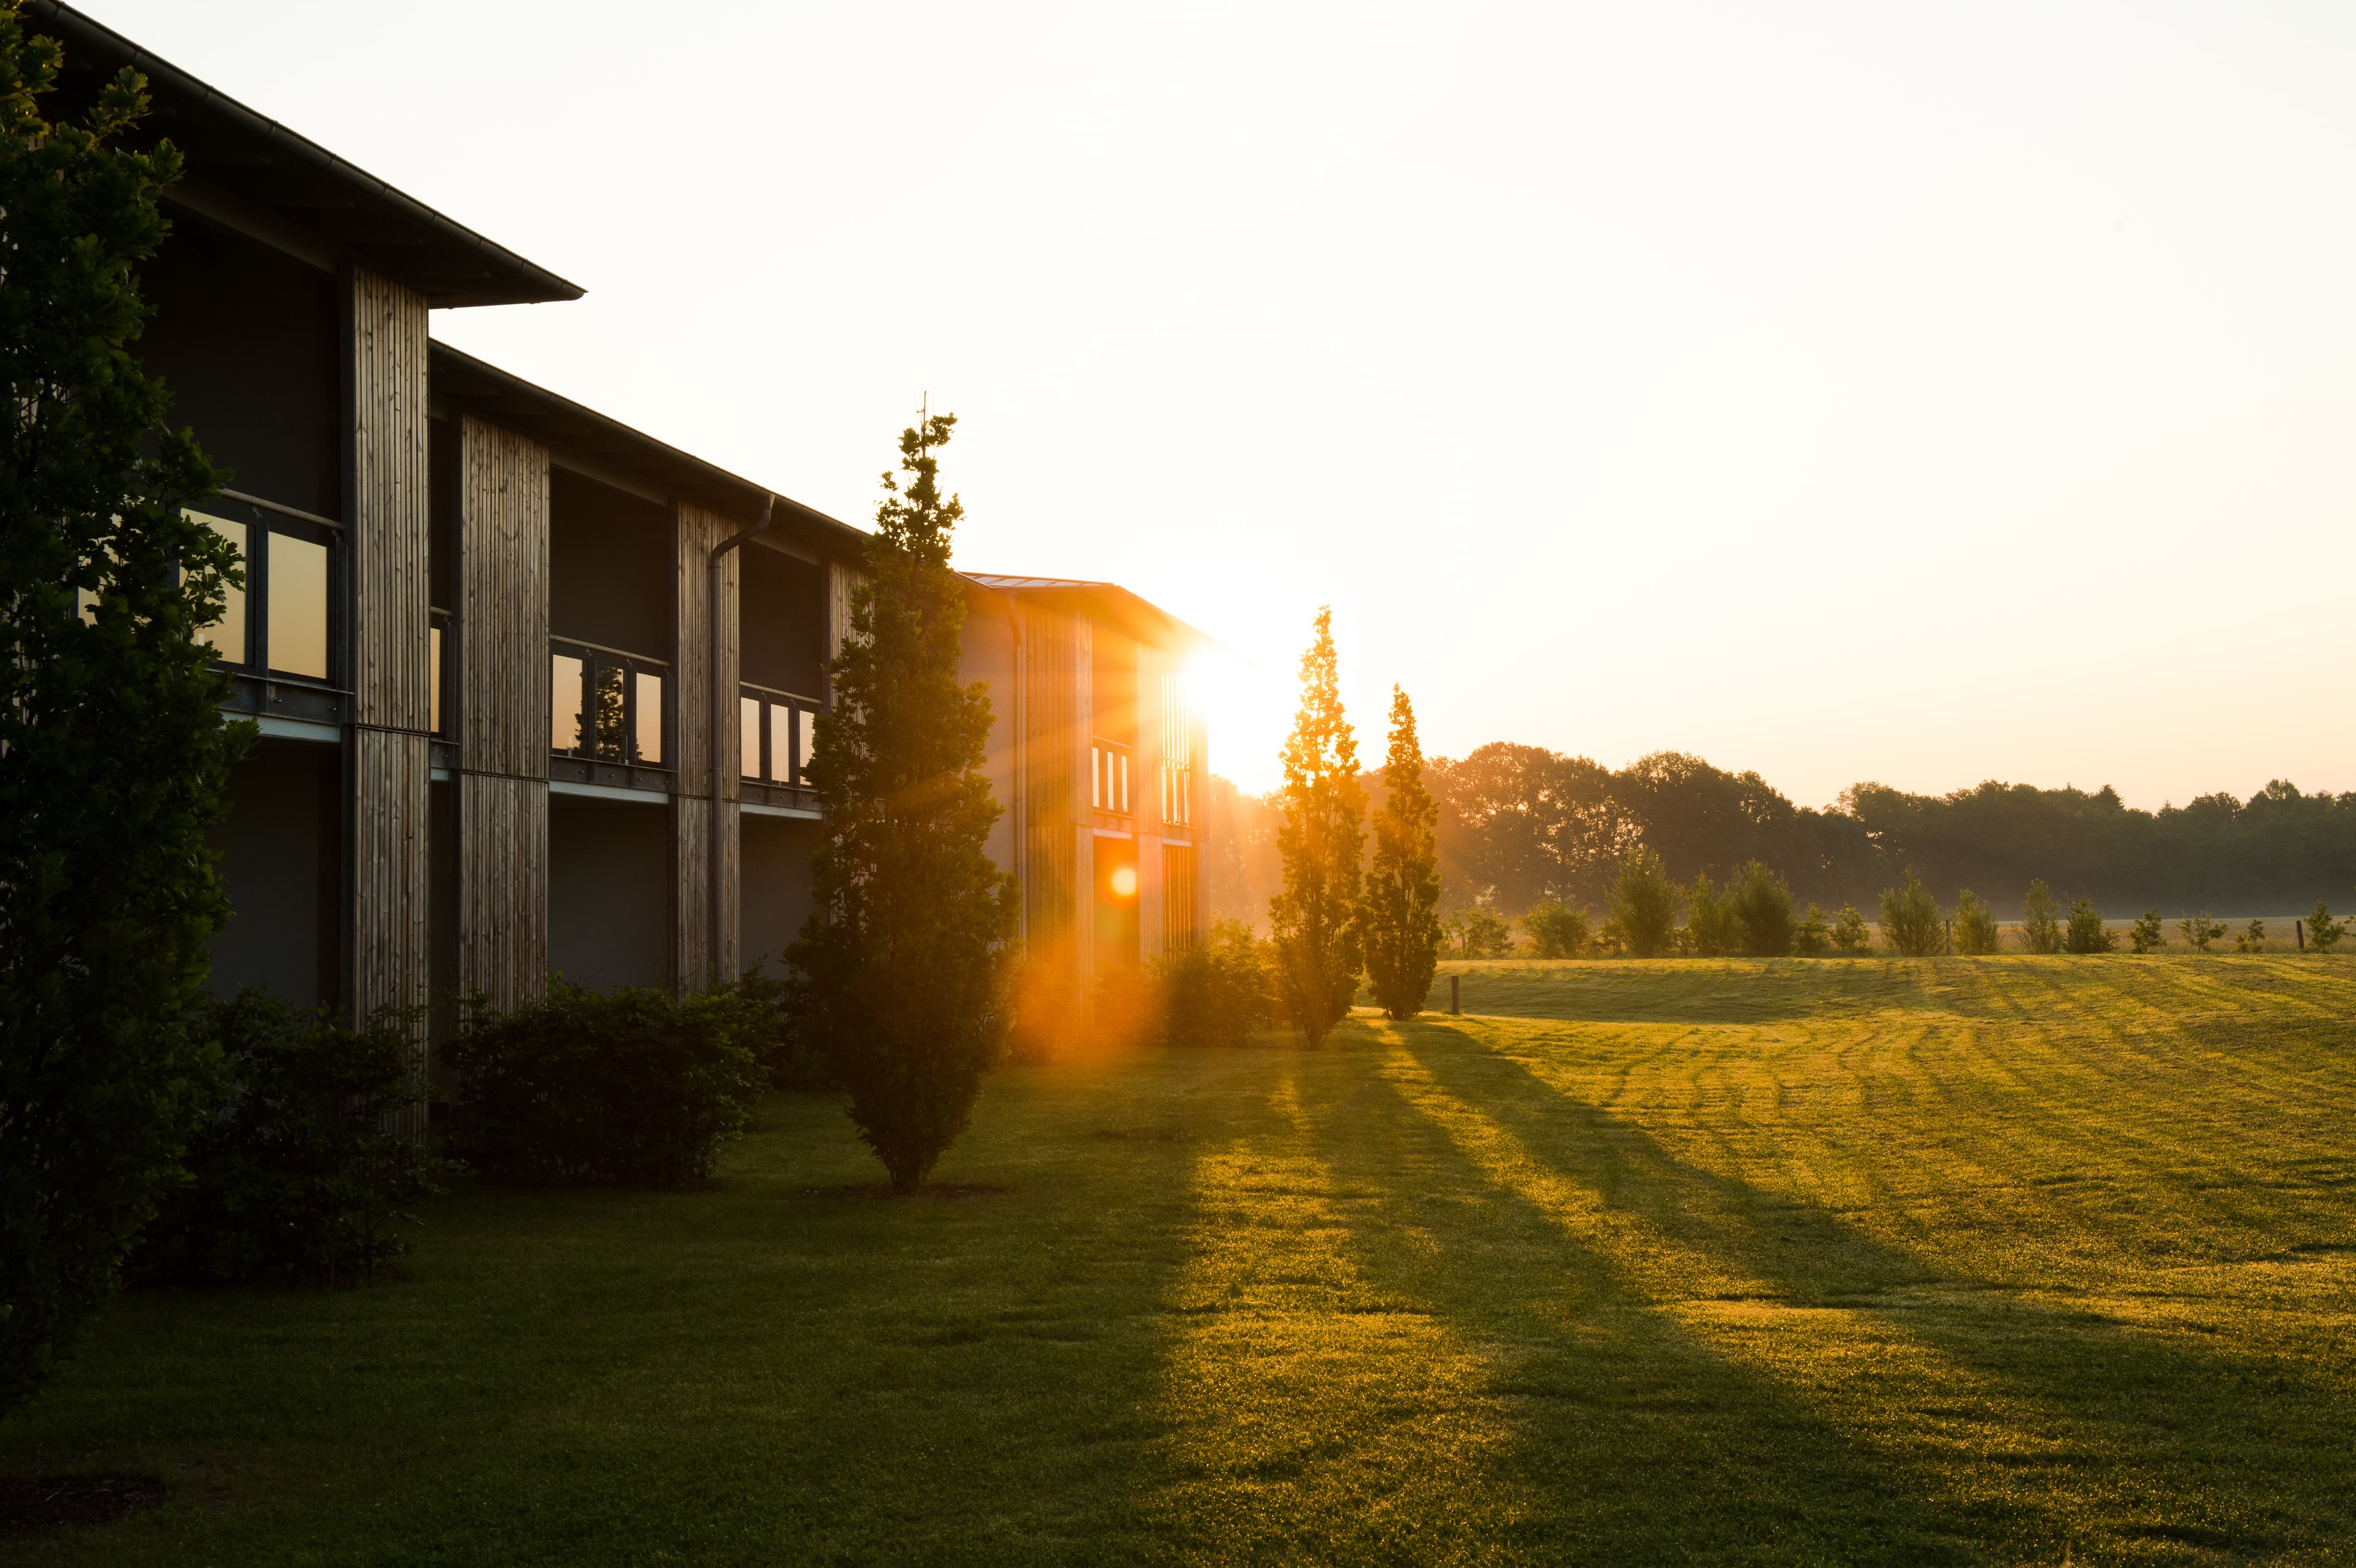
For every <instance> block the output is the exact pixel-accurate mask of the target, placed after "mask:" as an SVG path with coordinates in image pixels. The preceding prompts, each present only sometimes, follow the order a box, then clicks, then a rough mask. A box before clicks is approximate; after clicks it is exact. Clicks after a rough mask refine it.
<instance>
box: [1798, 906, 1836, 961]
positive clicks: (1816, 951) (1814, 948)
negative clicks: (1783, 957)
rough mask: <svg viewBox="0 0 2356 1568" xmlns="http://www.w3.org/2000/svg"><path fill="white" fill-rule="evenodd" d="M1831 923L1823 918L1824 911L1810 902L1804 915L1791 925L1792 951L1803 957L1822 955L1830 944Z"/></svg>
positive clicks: (1831, 934)
mask: <svg viewBox="0 0 2356 1568" xmlns="http://www.w3.org/2000/svg"><path fill="white" fill-rule="evenodd" d="M1832 936H1833V928H1832V923H1831V922H1830V921H1827V920H1826V919H1825V912H1824V911H1822V910H1820V909H1818V908H1817V907H1816V906H1815V904H1813V903H1811V904H1810V905H1809V906H1808V912H1807V914H1806V916H1805V917H1804V918H1803V919H1802V920H1800V921H1799V922H1798V923H1795V924H1794V926H1793V927H1792V951H1793V952H1794V953H1796V954H1798V955H1800V956H1801V957H1803V958H1818V957H1822V956H1823V955H1824V951H1825V949H1826V948H1827V947H1830V946H1831V945H1832Z"/></svg>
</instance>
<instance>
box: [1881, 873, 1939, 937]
mask: <svg viewBox="0 0 2356 1568" xmlns="http://www.w3.org/2000/svg"><path fill="white" fill-rule="evenodd" d="M1881 940H1883V941H1884V942H1887V943H1888V944H1890V951H1891V952H1892V953H1895V954H1897V955H1899V956H1900V957H1901V958H1929V957H1932V956H1933V955H1936V954H1937V953H1938V952H1939V950H1940V949H1941V948H1943V947H1944V946H1945V945H1946V944H1947V928H1946V926H1945V924H1944V923H1943V922H1942V921H1941V920H1940V918H1939V901H1938V900H1936V899H1934V898H1933V897H1932V896H1931V890H1930V889H1928V888H1926V887H1924V886H1923V885H1922V877H1921V876H1920V875H1918V874H1917V873H1916V871H1915V869H1914V868H1913V867H1912V866H1909V867H1907V868H1906V885H1905V886H1904V887H1903V888H1884V889H1882V890H1881Z"/></svg>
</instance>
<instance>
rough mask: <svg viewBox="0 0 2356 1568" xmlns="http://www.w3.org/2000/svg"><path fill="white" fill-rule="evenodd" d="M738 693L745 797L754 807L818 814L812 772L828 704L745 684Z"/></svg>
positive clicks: (740, 764) (740, 769)
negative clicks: (820, 721)
mask: <svg viewBox="0 0 2356 1568" xmlns="http://www.w3.org/2000/svg"><path fill="white" fill-rule="evenodd" d="M736 693H737V697H736V752H737V773H738V775H739V778H740V782H741V785H742V787H741V790H740V792H739V793H740V795H741V798H743V799H744V801H746V802H748V803H750V804H752V805H777V806H786V807H788V808H790V809H794V810H799V811H815V810H817V809H818V796H817V795H816V794H815V793H814V792H813V791H812V790H811V789H810V787H809V761H810V752H811V750H812V748H813V747H814V746H815V744H816V742H817V740H818V716H819V710H820V709H822V708H824V706H825V704H823V703H821V702H819V701H818V700H816V699H812V698H808V697H797V696H795V695H794V694H793V693H792V692H789V691H777V690H775V689H773V688H769V687H766V686H753V685H750V684H741V685H739V686H738V687H737V688H736Z"/></svg>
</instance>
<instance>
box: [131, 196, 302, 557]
mask: <svg viewBox="0 0 2356 1568" xmlns="http://www.w3.org/2000/svg"><path fill="white" fill-rule="evenodd" d="M139 286H140V291H141V293H143V294H144V295H145V298H146V301H147V304H148V305H149V306H150V307H151V309H152V310H153V311H154V313H155V314H154V315H153V317H152V318H151V319H150V320H149V322H148V323H147V330H146V331H145V334H143V335H142V336H141V338H140V340H139V343H138V345H137V349H138V353H139V355H140V357H141V358H142V359H143V360H145V363H146V367H147V372H148V374H150V375H152V376H161V377H162V378H163V379H164V384H165V386H166V388H167V389H169V390H170V391H171V393H172V408H171V412H170V413H169V414H168V415H167V416H166V417H167V418H168V419H169V420H170V421H172V423H173V424H174V425H183V424H185V425H188V426H191V427H193V428H194V429H195V431H196V432H197V440H198V442H199V443H202V444H203V446H204V449H205V452H206V453H207V455H209V456H210V457H211V458H212V459H213V461H215V462H216V463H220V464H226V465H227V466H228V467H230V468H232V469H235V470H236V474H235V476H234V477H232V478H231V479H230V487H231V488H233V489H238V490H242V491H244V492H246V493H247V494H248V495H252V496H263V497H265V498H266V499H269V500H273V501H276V502H279V503H280V504H282V505H284V506H288V507H299V508H300V509H302V510H304V511H306V512H316V513H317V514H318V515H319V516H321V517H338V518H340V517H343V512H344V486H343V443H342V441H341V440H340V431H341V426H342V410H343V397H344V391H343V371H342V368H341V363H340V360H339V357H338V354H337V345H338V344H339V343H340V342H341V341H342V338H343V318H342V313H341V309H340V307H339V305H338V304H337V300H338V298H339V295H338V293H337V281H336V279H335V278H334V276H333V275H331V274H329V273H327V272H321V271H319V270H318V269H317V268H316V267H313V266H311V265H309V264H308V263H307V262H303V261H295V259H294V258H293V257H291V256H288V255H285V254H284V253H283V252H281V251H273V250H271V249H269V248H268V247H266V246H263V245H260V244H257V243H255V242H254V241H252V240H247V239H245V238H243V237H242V236H241V235H236V234H231V233H229V232H228V231H226V230H224V229H216V228H214V227H213V226H211V225H210V224H208V223H205V222H203V221H202V220H200V219H196V218H193V217H190V216H189V215H188V214H187V213H185V212H178V213H175V214H174V215H173V218H172V237H171V238H170V239H168V240H165V241H164V244H163V246H162V248H161V249H160V250H158V251H156V252H155V257H154V258H153V259H152V260H151V261H148V262H147V264H146V265H145V266H144V267H142V268H141V269H140V272H139Z"/></svg>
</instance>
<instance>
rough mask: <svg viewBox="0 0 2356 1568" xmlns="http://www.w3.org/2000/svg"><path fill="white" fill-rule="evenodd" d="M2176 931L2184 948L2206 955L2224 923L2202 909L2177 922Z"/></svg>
mask: <svg viewBox="0 0 2356 1568" xmlns="http://www.w3.org/2000/svg"><path fill="white" fill-rule="evenodd" d="M2316 907H2317V908H2321V907H2322V906H2321V905H2317V906H2316ZM2176 929H2177V930H2178V931H2179V932H2181V933H2183V934H2184V943H2185V945H2186V946H2188V947H2190V948H2192V949H2193V950H2194V951H2195V952H2200V953H2206V952H2208V951H2209V944H2211V943H2212V942H2214V941H2216V940H2217V939H2218V938H2219V937H2221V936H2222V935H2224V934H2225V923H2224V922H2223V921H2222V920H2211V919H2210V918H2209V912H2208V911H2207V910H2205V909H2204V910H2202V911H2201V912H2200V913H2199V914H2188V915H2186V916H2185V917H2184V918H2183V919H2182V920H2179V921H2178V922H2177V923H2176Z"/></svg>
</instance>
